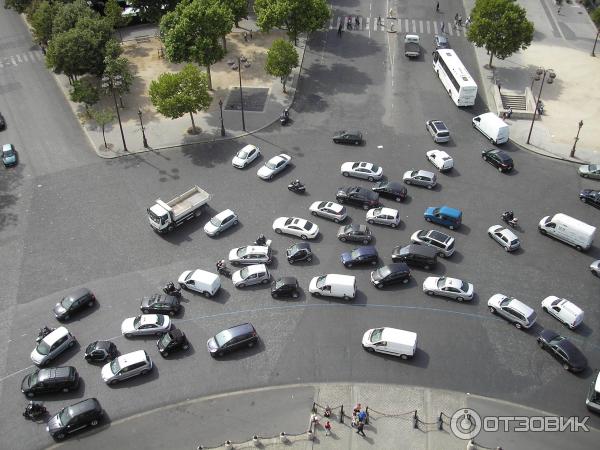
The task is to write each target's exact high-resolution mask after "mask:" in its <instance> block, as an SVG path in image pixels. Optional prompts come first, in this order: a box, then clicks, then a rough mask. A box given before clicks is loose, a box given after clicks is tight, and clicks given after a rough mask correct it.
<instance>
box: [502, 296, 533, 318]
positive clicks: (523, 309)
mask: <svg viewBox="0 0 600 450" xmlns="http://www.w3.org/2000/svg"><path fill="white" fill-rule="evenodd" d="M507 297H508V296H507ZM508 298H509V299H510V306H511V307H512V308H515V309H518V310H519V311H520V312H522V313H524V314H525V315H526V316H529V315H531V314H532V313H534V311H533V309H531V308H530V307H529V306H527V305H526V304H525V303H523V302H522V301H521V300H517V299H516V298H512V297H508Z"/></svg>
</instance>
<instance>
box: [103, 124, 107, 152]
mask: <svg viewBox="0 0 600 450" xmlns="http://www.w3.org/2000/svg"><path fill="white" fill-rule="evenodd" d="M104 127H105V125H102V139H104V148H108V144H107V143H106V135H105V134H104Z"/></svg>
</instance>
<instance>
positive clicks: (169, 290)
mask: <svg viewBox="0 0 600 450" xmlns="http://www.w3.org/2000/svg"><path fill="white" fill-rule="evenodd" d="M163 292H164V293H165V294H167V295H172V296H174V297H177V298H181V288H176V287H175V283H173V282H172V281H170V282H168V283H167V284H166V285H165V286H164V287H163Z"/></svg>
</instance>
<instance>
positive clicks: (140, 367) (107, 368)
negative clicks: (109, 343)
mask: <svg viewBox="0 0 600 450" xmlns="http://www.w3.org/2000/svg"><path fill="white" fill-rule="evenodd" d="M152 366H153V364H152V360H151V359H150V356H148V353H146V351H145V350H137V351H135V352H131V353H126V354H124V355H121V356H119V357H117V358H115V359H113V360H112V361H111V362H109V363H108V364H105V365H104V366H103V367H102V371H101V376H102V380H103V381H104V382H105V383H107V384H116V383H118V382H119V381H122V380H126V379H127V378H131V377H135V376H136V375H145V374H147V373H148V372H150V371H151V370H152Z"/></svg>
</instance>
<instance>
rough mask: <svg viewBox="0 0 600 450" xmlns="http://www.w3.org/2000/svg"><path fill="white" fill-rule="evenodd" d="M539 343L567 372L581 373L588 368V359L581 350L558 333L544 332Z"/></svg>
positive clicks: (538, 339) (538, 340) (539, 338)
mask: <svg viewBox="0 0 600 450" xmlns="http://www.w3.org/2000/svg"><path fill="white" fill-rule="evenodd" d="M537 342H538V345H539V346H540V348H542V349H543V350H546V351H547V352H548V353H550V354H551V355H552V356H554V357H555V358H556V359H557V360H558V362H560V363H561V365H562V366H563V368H564V369H565V370H570V371H571V372H581V371H583V370H585V368H586V367H587V359H586V357H585V355H584V354H583V353H581V350H579V349H578V348H577V347H576V346H575V344H573V343H572V342H571V341H570V340H569V339H567V338H566V337H564V336H561V335H560V334H558V333H557V332H556V331H552V330H543V331H542V332H541V333H540V335H539V337H538V338H537Z"/></svg>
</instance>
